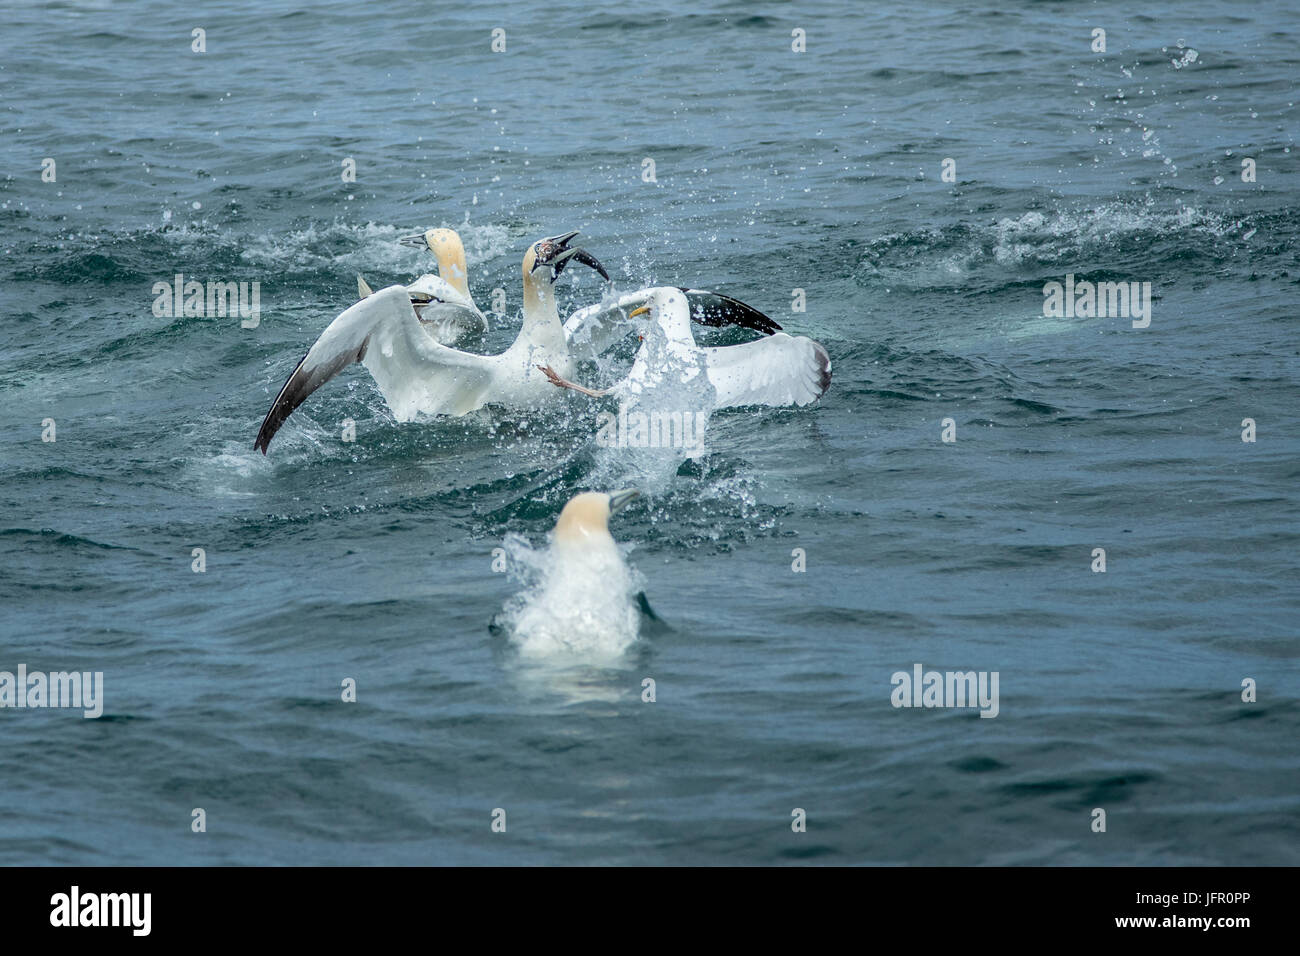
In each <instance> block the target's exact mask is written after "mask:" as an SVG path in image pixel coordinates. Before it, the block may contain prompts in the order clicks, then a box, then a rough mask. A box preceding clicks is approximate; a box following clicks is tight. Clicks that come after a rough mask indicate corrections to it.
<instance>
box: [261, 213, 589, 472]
mask: <svg viewBox="0 0 1300 956" xmlns="http://www.w3.org/2000/svg"><path fill="white" fill-rule="evenodd" d="M576 235H577V232H570V233H566V234H564V235H562V236H552V237H551V238H549V239H542V240H541V241H539V242H535V243H533V245H531V246H530V247H529V248H528V251H527V252H526V253H525V254H524V260H523V288H524V302H523V313H524V320H523V327H522V328H521V329H520V330H519V335H518V336H517V337H516V338H515V341H514V343H513V344H512V345H511V346H510V348H508V349H506V351H505V352H502V353H501V354H499V355H478V354H475V353H473V352H462V351H460V350H458V349H453V348H449V347H448V346H446V345H443V344H442V343H440V342H438V341H435V339H434V338H433V336H432V335H431V334H430V333H429V332H428V331H426V329H425V328H424V326H423V325H422V323H421V322H420V318H419V315H418V314H417V310H416V308H417V307H416V306H415V305H414V304H413V303H412V301H411V295H410V293H409V291H408V289H407V288H405V287H403V286H400V285H394V286H389V287H388V288H386V289H381V290H380V291H378V292H375V293H373V294H371V295H369V296H366V297H365V298H363V299H362V300H361V301H360V302H358V303H356V304H355V305H353V306H352V307H351V308H349V309H347V310H345V311H344V312H343V313H342V314H341V315H339V317H338V318H336V319H335V320H334V321H333V322H331V323H330V324H329V327H328V328H326V329H325V331H324V332H322V333H321V336H320V338H318V339H317V340H316V343H315V344H314V345H313V346H312V347H311V349H310V350H309V351H308V352H307V354H306V355H304V356H303V358H302V361H300V362H299V363H298V366H297V368H295V369H294V370H293V373H292V374H291V375H290V376H289V378H288V380H287V381H286V382H285V383H284V387H283V388H281V389H280V393H279V395H277V396H276V399H275V401H274V402H273V403H272V404H271V408H270V410H269V411H268V412H267V413H266V418H265V419H263V421H262V427H261V429H259V431H258V433H257V441H256V442H255V443H254V445H253V447H254V448H255V449H259V450H261V452H262V453H263V454H266V450H267V447H268V446H269V445H270V443H271V439H272V438H273V437H274V436H275V433H276V432H277V431H278V430H279V428H280V426H281V425H283V424H284V421H285V419H286V418H288V417H289V415H290V414H291V413H292V412H293V410H294V409H295V408H297V407H298V406H299V405H301V404H302V403H303V401H304V400H305V399H306V398H307V396H308V395H310V394H311V393H312V392H314V391H315V390H316V389H318V388H320V386H322V385H324V384H325V383H326V382H328V381H329V380H330V379H331V378H333V377H334V376H335V375H337V374H338V373H339V372H340V371H342V370H343V369H344V368H346V367H347V366H349V365H351V364H352V363H353V362H361V363H362V364H364V365H365V366H366V368H367V369H368V370H369V371H370V374H371V375H373V376H374V378H375V382H376V384H378V385H379V390H380V391H381V392H382V393H383V395H384V401H386V402H387V403H388V407H389V408H390V409H391V410H392V412H393V417H394V418H396V419H397V420H398V421H410V420H411V419H412V418H414V417H415V416H416V415H417V414H421V413H423V414H427V415H434V414H444V415H465V414H468V413H469V412H472V411H474V410H475V409H477V408H481V407H483V406H484V405H486V404H488V403H489V402H491V403H496V404H501V405H507V406H513V407H521V408H533V407H537V406H539V405H542V404H546V403H548V402H550V401H553V396H554V394H555V391H554V389H552V388H551V386H550V385H549V383H548V381H547V378H546V376H545V375H544V374H543V373H542V372H541V371H539V370H538V368H537V366H539V365H546V366H549V367H551V368H553V369H556V370H560V371H561V374H564V373H567V372H569V371H570V370H571V369H572V360H571V359H570V356H569V350H568V344H567V341H566V339H565V335H564V326H563V325H561V324H560V315H559V312H558V310H557V308H556V304H555V281H556V280H557V279H558V278H559V276H560V273H561V272H563V271H564V267H565V266H566V265H568V263H569V261H570V260H571V259H572V260H574V261H577V262H581V263H582V264H583V265H586V266H589V267H590V268H592V269H595V270H596V271H597V272H599V273H600V274H601V275H602V276H603V277H604V278H605V279H606V280H608V279H609V273H607V272H606V271H605V267H604V266H602V265H601V264H600V263H599V262H598V261H597V260H596V258H595V257H594V256H592V255H591V254H590V253H588V252H587V251H586V250H584V249H578V248H570V247H569V243H570V242H571V241H572V239H573V237H574V236H576Z"/></svg>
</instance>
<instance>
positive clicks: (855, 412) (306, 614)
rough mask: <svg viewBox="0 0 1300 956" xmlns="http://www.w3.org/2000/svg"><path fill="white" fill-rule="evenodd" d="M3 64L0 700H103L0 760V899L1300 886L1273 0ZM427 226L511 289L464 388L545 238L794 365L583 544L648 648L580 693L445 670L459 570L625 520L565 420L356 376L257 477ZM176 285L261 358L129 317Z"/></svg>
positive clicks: (116, 34)
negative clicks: (763, 872) (334, 874)
mask: <svg viewBox="0 0 1300 956" xmlns="http://www.w3.org/2000/svg"><path fill="white" fill-rule="evenodd" d="M4 21H5V22H4V27H3V29H2V30H0V253H2V257H0V407H2V408H3V415H0V671H8V672H14V671H16V669H17V668H18V666H19V665H25V667H26V668H27V669H28V670H29V671H42V672H55V671H74V670H75V671H79V672H98V673H102V675H103V688H104V696H103V715H102V716H101V717H99V718H97V719H86V718H83V716H82V714H81V712H80V711H79V710H75V709H67V708H64V709H55V708H22V709H19V708H17V707H0V780H2V781H3V786H2V787H0V863H4V864H27V865H31V864H90V865H141V864H182V865H230V864H238V865H255V864H273V865H304V864H305V865H344V864H346V865H369V864H456V865H460V864H471V865H486V864H498V865H499V864H509V865H513V864H524V865H557V864H584V865H585V864H630V865H640V864H648V865H663V864H673V865H682V864H691V865H693V864H708V865H712V864H729V865H780V864H819V865H846V864H889V865H898V864H924V865H949V864H961V865H998V864H1035V865H1085V864H1102V865H1186V864H1224V865H1243V864H1267V865H1278V864H1286V865H1297V864H1300V839H1298V837H1300V755H1298V753H1297V739H1300V704H1298V698H1300V667H1298V662H1300V644H1298V643H1297V632H1298V626H1300V573H1298V572H1300V559H1298V558H1297V546H1298V545H1300V521H1298V518H1300V507H1298V505H1297V495H1296V492H1297V487H1298V486H1300V485H1298V482H1300V432H1298V429H1300V390H1298V388H1297V384H1298V381H1297V380H1298V378H1300V375H1298V371H1300V361H1298V352H1300V315H1298V305H1300V172H1298V170H1297V152H1296V143H1295V139H1296V134H1297V131H1298V130H1300V110H1297V107H1296V100H1297V80H1298V78H1300V8H1297V7H1296V6H1295V5H1294V4H1289V3H1281V2H1261V3H1246V4H1238V5H1229V6H1224V5H1223V4H1218V3H1210V2H1207V0H1192V2H1186V3H1171V2H1158V3H1155V4H1154V5H1152V4H1147V5H1133V4H1122V3H1115V2H1097V3H1066V2H1037V3H1030V2H1025V0H1012V2H1009V3H1005V4H1000V5H971V4H965V3H960V2H938V0H923V2H919V3H912V4H898V3H890V4H884V5H869V4H859V3H850V2H847V0H826V2H814V3H807V4H787V3H778V2H757V3H754V2H741V0H698V2H692V3H684V2H665V0H647V2H644V3H639V4H635V5H619V4H595V3H587V2H578V0H552V2H548V3H544V4H498V3H474V4H444V3H417V2H402V0H381V2H376V3H352V2H340V0H325V2H320V3H312V4H306V3H301V4H300V3H293V2H287V0H268V2H261V3H253V2H246V0H218V2H212V3H204V4H199V5H197V6H194V5H184V4H166V3H152V2H150V3H146V2H120V3H119V2H108V0H102V2H96V0H65V2H53V3H32V2H25V0H16V2H11V3H8V4H6V9H5V12H4ZM1098 29H1100V30H1104V41H1105V49H1104V52H1103V51H1100V50H1097V49H1095V47H1096V46H1097V39H1098V37H1097V36H1096V34H1095V33H1094V31H1096V30H1098ZM196 30H197V31H202V32H201V33H199V34H197V35H196V33H195V31H196ZM494 31H504V32H502V33H499V34H494ZM200 41H201V42H200ZM494 44H496V45H497V46H501V45H502V44H503V45H504V49H503V50H500V51H494V49H493V46H494ZM196 45H197V46H201V47H202V51H201V52H200V51H199V50H196ZM796 48H799V49H796ZM646 160H651V161H652V163H653V177H648V170H649V168H650V167H647V165H646ZM1243 160H1250V162H1249V163H1245V164H1243ZM47 161H52V163H51V162H47ZM349 161H351V163H352V164H353V166H354V168H355V172H356V175H355V181H349V179H348V177H347V176H346V175H345V174H346V172H347V170H348V168H349V166H348V162H349ZM949 161H950V162H949ZM435 226H447V227H451V228H454V229H456V230H457V231H458V232H459V233H460V235H461V236H462V238H463V240H464V244H465V247H466V252H467V258H468V266H469V284H470V288H471V291H472V292H473V295H474V297H475V299H476V300H477V301H478V302H479V303H480V305H482V306H485V307H486V306H487V305H488V304H489V303H490V302H491V301H492V298H493V290H494V289H504V290H505V309H504V315H502V316H500V317H497V318H494V320H493V322H492V327H491V329H490V330H489V332H488V333H487V335H486V336H485V337H484V341H483V343H482V348H484V349H485V350H491V351H499V350H502V349H504V348H505V346H506V345H508V344H509V342H510V341H511V340H512V339H513V337H514V335H515V333H516V332H517V330H518V328H519V322H520V307H521V302H520V296H519V292H518V290H519V263H520V259H521V257H522V256H523V254H524V252H525V250H526V249H527V248H528V246H529V244H531V243H532V242H534V241H535V240H537V239H540V238H542V237H544V236H552V235H556V234H560V233H564V232H568V231H570V230H574V229H578V230H581V237H580V242H581V244H582V246H583V247H584V248H586V249H587V250H589V251H590V252H591V253H592V254H593V255H595V256H597V257H598V258H599V259H600V261H601V262H603V263H604V265H605V267H606V268H607V269H608V270H609V272H610V273H611V275H612V277H613V280H614V287H615V289H617V290H619V291H632V290H635V289H638V288H641V287H644V286H648V285H679V286H692V287H696V288H703V289H710V290H716V291H720V292H724V293H726V294H728V295H731V296H734V297H737V298H739V299H742V300H743V301H745V302H747V303H749V304H751V305H753V306H755V307H757V308H759V309H761V310H763V311H764V312H766V313H767V314H769V315H770V316H772V317H773V318H774V319H776V321H778V322H779V323H781V325H782V326H783V327H784V328H785V330H786V331H787V332H790V333H791V334H796V335H805V336H809V337H811V338H813V339H815V340H817V341H818V342H820V343H821V344H822V345H823V346H824V347H825V348H826V350H827V351H828V353H829V354H830V356H831V359H832V362H833V381H832V384H831V387H830V389H829V391H828V392H827V393H826V394H825V395H824V396H823V397H822V398H821V400H820V401H818V402H816V403H815V404H812V405H809V406H807V407H803V408H754V407H749V408H741V409H730V410H720V411H718V412H716V413H715V414H714V415H713V417H712V419H711V421H710V424H709V429H708V448H707V452H706V453H705V454H703V455H701V456H699V457H698V458H695V459H692V460H683V461H682V463H681V465H680V467H676V468H672V469H670V470H669V471H668V472H667V473H665V474H663V475H661V476H660V478H661V480H656V481H651V482H649V483H648V486H647V487H644V488H643V489H642V491H643V494H642V497H641V498H640V499H638V500H637V501H636V502H635V503H634V504H633V505H631V506H630V507H629V508H627V509H626V510H625V511H623V512H621V513H619V514H618V515H616V516H615V517H614V518H613V520H612V522H611V530H612V532H613V534H614V536H615V537H616V538H617V539H618V540H619V541H620V542H621V543H622V544H623V545H624V546H625V548H626V560H627V562H628V564H629V565H630V567H631V568H632V569H634V573H635V574H636V575H637V580H638V582H639V584H640V586H641V587H643V589H644V595H645V599H646V602H647V605H648V607H650V608H652V609H653V613H654V615H655V617H654V618H651V617H649V616H647V617H645V619H644V620H643V621H642V623H641V628H640V633H639V636H638V638H637V641H636V643H635V646H634V648H633V650H632V652H631V653H629V654H628V655H626V657H625V658H624V659H622V660H621V661H619V662H616V663H615V664H613V665H609V664H602V665H600V666H596V665H592V664H588V663H585V662H583V661H582V660H564V661H549V662H547V663H546V665H545V666H541V665H539V664H538V663H537V662H535V661H530V660H526V659H522V658H521V657H520V655H519V654H518V653H517V652H516V649H515V648H514V647H513V646H512V644H511V642H510V640H509V639H508V638H506V637H503V636H502V635H501V634H500V633H494V632H493V631H492V630H491V629H490V624H491V623H492V622H493V620H494V618H496V617H497V616H498V615H500V613H501V612H502V610H503V608H504V607H506V605H507V603H508V602H509V601H510V600H511V599H512V598H513V597H514V596H516V595H517V594H519V593H520V591H521V589H524V588H527V587H528V584H527V582H526V581H524V580H522V579H521V578H520V577H519V576H518V575H516V574H513V573H511V572H510V571H509V570H508V571H507V572H506V573H499V572H497V571H494V570H493V563H494V558H493V550H494V549H495V548H499V547H502V546H503V542H505V541H507V539H509V540H512V541H516V543H517V542H518V540H519V539H520V538H522V539H523V540H525V541H527V542H529V543H531V545H532V546H533V547H534V548H536V549H538V550H539V551H540V550H541V549H543V548H544V547H545V545H546V537H547V534H548V532H549V531H550V529H551V527H552V526H553V525H554V523H555V520H556V517H557V515H558V514H559V511H560V508H561V507H562V506H563V505H564V503H565V502H566V501H567V500H568V499H569V498H570V497H572V496H573V495H574V494H576V493H578V492H579V491H585V490H593V489H594V490H612V487H610V486H611V485H612V484H614V483H615V482H619V484H620V485H621V484H623V483H634V482H633V479H634V478H636V476H635V475H627V474H620V473H619V468H618V466H617V462H615V464H613V465H611V460H610V456H609V455H608V454H602V450H601V449H599V448H597V446H596V445H595V442H594V435H595V429H596V424H595V423H596V415H597V412H598V410H599V409H600V408H601V407H602V406H600V405H599V404H598V403H593V402H591V401H588V400H586V399H585V398H583V397H582V396H577V395H570V396H567V397H565V399H564V400H563V401H561V402H559V403H557V404H556V405H555V407H554V408H553V409H552V410H551V411H549V412H546V413H537V414H518V413H512V412H511V411H509V410H507V409H491V408H489V409H484V410H482V411H480V412H475V413H472V414H471V415H468V416H466V417H463V418H451V417H437V418H423V419H420V420H417V421H413V422H397V421H395V419H394V415H393V413H392V412H391V411H390V410H389V409H388V408H387V406H386V405H385V402H384V400H383V397H382V396H381V394H380V392H379V390H378V388H377V386H376V384H375V382H374V381H373V379H372V378H371V377H370V375H369V374H368V373H367V372H366V370H365V369H364V368H362V367H360V366H353V367H351V368H350V369H349V370H347V371H345V372H343V373H342V374H341V375H340V376H339V377H338V378H337V379H336V380H334V381H332V382H330V383H328V384H327V385H326V386H325V387H323V388H321V389H320V390H319V391H318V392H317V393H316V394H314V395H313V396H311V398H310V399H308V401H307V402H306V403H305V404H304V405H303V406H302V407H301V408H300V409H299V410H298V411H297V412H296V413H295V414H294V415H293V416H292V417H291V418H290V419H289V421H288V423H287V424H286V425H285V427H284V429H283V430H282V431H281V432H280V434H279V435H278V436H277V438H276V440H275V442H274V443H273V444H272V446H271V449H270V454H269V455H267V456H265V457H264V456H263V455H261V454H260V453H258V452H255V451H254V450H253V440H254V437H255V435H256V434H257V429H258V426H259V424H260V422H261V420H262V416H263V415H264V414H265V413H266V411H267V408H268V407H269V406H270V404H271V402H272V400H273V399H274V397H275V395H276V393H277V391H278V390H279V388H280V385H281V384H282V383H283V381H284V379H285V377H286V376H287V375H288V374H289V372H290V371H291V370H292V369H293V367H294V365H295V363H296V362H297V361H298V359H299V358H300V357H301V356H302V354H303V353H304V352H305V351H306V350H307V348H308V347H309V346H310V345H311V344H312V342H313V341H314V340H315V339H316V337H317V336H318V335H319V334H320V332H321V331H322V330H323V329H324V328H325V327H326V325H328V324H329V322H330V321H331V320H332V319H333V318H334V316H336V315H337V314H338V313H339V312H341V311H342V310H343V309H344V308H346V307H347V306H349V305H350V304H351V303H352V302H353V301H354V300H355V298H356V288H357V286H356V275H357V273H361V274H362V275H364V276H365V278H366V280H367V281H368V282H369V283H370V284H371V285H372V286H373V287H374V288H376V289H377V288H380V287H381V286H386V285H390V284H393V283H398V282H400V283H406V282H409V281H411V280H412V279H413V278H414V277H415V276H417V275H419V274H420V273H423V272H427V271H431V269H432V265H433V261H432V258H431V257H430V256H429V255H428V253H427V252H422V251H420V250H417V249H413V248H408V247H406V246H403V245H400V244H399V243H398V242H397V240H398V239H399V238H401V237H402V236H406V235H410V234H412V233H415V232H419V231H422V230H424V229H427V228H430V227H435ZM178 273H179V274H182V275H183V276H184V277H185V278H186V279H187V280H189V279H194V280H198V281H200V282H204V283H206V282H208V281H209V280H213V281H222V282H236V283H239V282H245V283H253V282H256V283H258V284H259V286H258V287H259V289H260V321H258V322H257V323H256V325H255V327H252V328H245V327H243V325H241V322H240V320H239V318H238V317H231V316H212V315H203V316H188V317H187V316H184V315H181V316H175V315H166V314H164V315H159V314H157V313H156V311H155V309H154V305H155V300H156V298H157V296H156V295H155V293H154V291H153V289H154V286H155V284H156V283H158V282H167V283H170V282H172V281H173V280H174V277H175V275H176V274H178ZM1067 276H1073V277H1075V278H1074V281H1091V282H1103V281H1116V282H1118V281H1123V282H1126V283H1128V282H1135V283H1139V285H1140V284H1141V283H1150V289H1151V296H1152V298H1151V309H1150V322H1149V325H1148V326H1146V327H1144V328H1135V327H1134V325H1133V322H1132V321H1130V319H1129V318H1128V317H1126V316H1114V315H1095V314H1093V315H1077V314H1076V315H1070V316H1052V315H1045V314H1044V287H1045V286H1046V285H1048V284H1049V283H1053V282H1059V283H1065V282H1066V281H1067ZM557 289H558V293H559V296H560V299H561V307H562V311H563V312H564V313H566V314H567V312H568V311H570V310H572V309H575V308H578V307H580V306H583V305H587V304H589V303H592V302H595V301H597V300H598V299H599V298H600V297H601V295H602V294H603V292H604V291H605V289H604V285H603V283H602V282H601V281H600V280H599V277H598V276H597V275H596V274H595V273H594V272H591V271H589V270H585V269H581V268H577V267H575V268H573V269H570V270H568V271H567V272H565V273H564V275H563V276H562V278H561V280H560V282H559V284H558V286H557ZM796 290H802V292H801V293H800V292H797V291H796ZM801 305H802V306H803V310H802V311H799V310H798V307H799V306H801ZM698 333H699V339H700V341H701V342H702V343H707V344H731V343H736V342H741V341H745V340H746V339H747V338H751V337H752V334H751V333H746V332H744V331H742V330H737V329H722V330H718V329H703V328H701V329H699V330H698ZM634 346H635V342H631V343H628V344H627V345H625V346H624V347H623V348H622V349H621V351H620V352H617V353H616V354H615V355H613V356H612V357H610V358H609V359H608V360H607V364H601V365H600V366H598V367H586V368H584V369H583V377H584V380H588V379H590V380H592V381H601V382H608V381H610V380H612V377H616V375H617V368H618V366H619V363H620V362H624V363H625V362H626V361H627V360H628V359H629V358H630V356H631V352H632V348H633V347H634ZM345 419H350V420H351V421H353V422H354V423H355V434H356V438H355V441H344V440H343V438H342V437H341V436H342V425H341V423H342V422H343V421H344V420H345ZM945 420H950V422H947V423H946V422H945ZM1246 420H1250V424H1246ZM945 432H947V437H949V438H952V439H954V440H952V441H945V440H944V436H945ZM1243 436H1244V437H1246V438H1253V440H1243ZM51 438H53V440H49V439H51ZM512 536H515V537H512ZM196 549H201V551H202V570H201V571H196V570H195V566H196V561H197V560H198V558H197V557H196ZM800 549H801V550H800ZM1097 549H1102V550H1103V551H1104V557H1105V570H1104V572H1103V571H1101V570H1094V569H1095V568H1098V563H1097ZM798 564H802V566H803V570H801V571H797V570H794V566H796V565H798ZM917 664H920V665H922V666H923V667H924V668H925V669H927V670H928V669H934V670H937V671H940V672H947V671H961V672H966V671H977V672H989V673H992V672H997V673H998V675H999V689H1000V699H999V708H998V714H997V716H996V717H995V718H992V719H985V718H981V717H980V716H979V711H978V710H977V709H974V708H970V707H965V708H961V707H952V708H924V707H921V708H900V707H895V706H893V703H892V702H891V693H892V692H893V690H894V688H893V685H892V683H891V681H892V675H894V674H895V673H897V672H907V673H911V672H912V669H913V667H914V666H915V665H917ZM647 678H648V679H651V680H653V681H654V688H655V694H654V697H655V699H654V701H653V702H649V701H647V700H645V699H644V697H643V693H644V685H643V681H645V680H646V679H647ZM349 679H350V680H352V681H354V682H355V686H356V700H355V702H345V701H344V700H343V696H344V689H343V684H344V682H345V681H348V680H349ZM196 809H202V810H203V811H204V813H203V815H202V819H203V826H202V827H201V828H200V829H201V830H202V832H196V826H197V823H196V819H197V818H196V816H195V813H194V811H195V810H196ZM1098 809H1100V810H1103V811H1104V813H1105V817H1104V818H1105V830H1104V832H1099V830H1098V829H1097V826H1096V821H1097V820H1098V817H1097V815H1096V813H1095V811H1096V810H1098ZM496 810H501V811H504V814H496V815H494V811H496ZM797 810H802V811H803V813H804V815H805V817H806V826H805V827H804V828H802V832H800V830H801V828H800V827H799V826H797V825H795V824H797V823H798V820H799V815H798V814H797V813H796V811H797ZM497 816H503V818H504V819H505V820H506V821H507V822H506V826H505V831H504V832H496V831H494V829H493V821H494V818H495V817H497Z"/></svg>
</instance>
